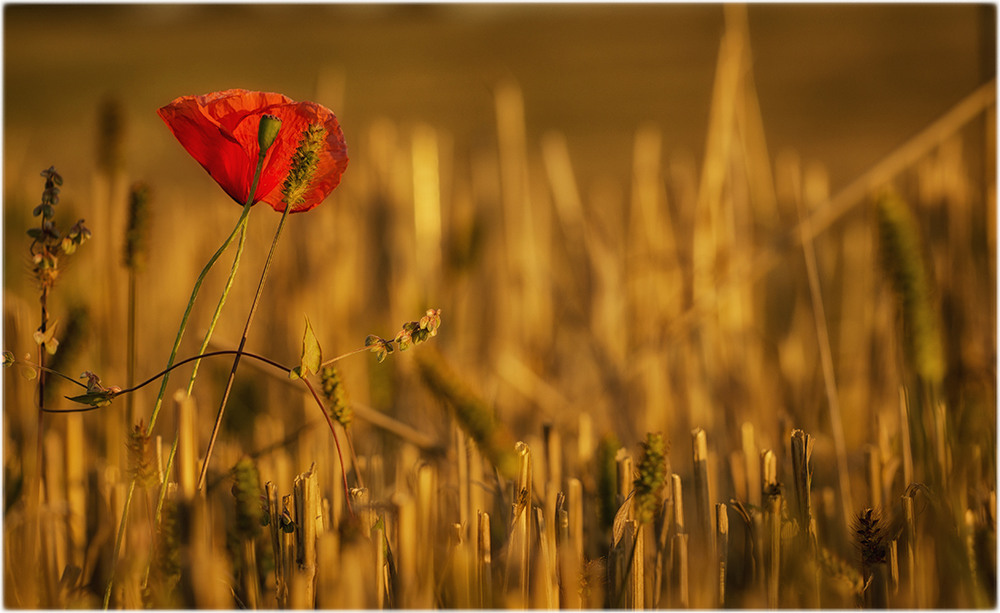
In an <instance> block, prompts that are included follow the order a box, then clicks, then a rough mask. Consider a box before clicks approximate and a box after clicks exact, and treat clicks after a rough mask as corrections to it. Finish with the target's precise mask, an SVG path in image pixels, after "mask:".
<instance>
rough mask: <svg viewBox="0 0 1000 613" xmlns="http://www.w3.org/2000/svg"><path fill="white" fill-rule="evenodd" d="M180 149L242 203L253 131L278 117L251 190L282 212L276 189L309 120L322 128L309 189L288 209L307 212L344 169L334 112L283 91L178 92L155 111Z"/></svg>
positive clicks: (253, 151)
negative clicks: (263, 119)
mask: <svg viewBox="0 0 1000 613" xmlns="http://www.w3.org/2000/svg"><path fill="white" fill-rule="evenodd" d="M157 112H158V114H159V115H160V117H161V118H162V119H163V120H164V122H166V124H167V127H168V128H169V129H170V131H171V132H172V133H173V134H174V137H176V138H177V140H178V141H179V142H180V143H181V145H182V146H183V147H184V149H186V150H187V152H188V153H189V154H190V155H191V157H193V158H194V159H195V161H197V162H198V163H199V164H201V166H202V167H203V168H204V169H205V170H206V171H208V173H209V175H211V177H212V178H213V179H215V181H216V182H217V183H219V185H220V186H221V187H222V188H223V190H225V192H226V193H227V194H229V196H230V197H231V198H233V200H235V201H236V202H237V203H239V204H243V203H245V202H246V200H247V196H248V195H249V192H250V183H251V181H252V180H253V171H254V169H255V167H256V162H257V156H258V152H259V149H260V146H259V144H258V141H257V130H258V127H259V124H260V119H261V117H262V116H263V115H273V116H275V117H277V118H278V119H280V120H281V121H282V128H281V131H280V132H279V133H278V137H277V138H276V139H275V142H274V144H273V145H272V146H271V148H270V149H269V150H268V152H267V154H266V157H265V159H264V166H263V170H262V172H261V176H260V179H259V181H258V185H257V189H256V190H255V194H254V202H258V201H260V200H264V201H265V202H267V203H268V204H270V205H271V207H272V208H274V209H275V210H278V211H283V210H284V204H283V202H282V194H281V187H282V184H283V182H284V180H285V178H286V177H287V175H288V172H289V170H290V166H291V160H292V158H293V156H294V155H295V151H296V149H297V147H298V144H299V139H300V138H301V134H302V132H303V130H305V128H306V127H308V126H309V125H310V124H313V123H321V124H322V125H323V127H324V128H325V129H326V131H327V138H326V143H325V147H324V148H323V150H322V151H321V152H320V155H319V160H318V163H317V168H316V172H315V174H314V178H313V181H312V182H311V183H312V187H311V188H310V189H309V191H308V192H307V194H306V197H305V200H304V201H302V202H300V203H299V204H298V205H296V206H295V207H294V208H293V209H292V211H291V212H302V211H307V210H309V209H311V208H313V207H315V206H316V205H318V204H319V203H320V202H322V200H323V199H325V198H326V197H327V196H328V195H329V194H330V192H331V191H332V190H333V189H334V188H335V187H336V186H337V185H338V184H339V183H340V176H341V175H342V174H343V172H344V170H346V168H347V146H346V144H345V143H344V135H343V132H342V131H341V129H340V124H339V123H338V122H337V118H336V116H335V115H334V114H333V113H332V112H331V111H330V110H329V109H326V108H325V107H323V106H321V105H318V104H315V103H312V102H301V103H297V102H295V101H294V100H292V99H291V98H288V97H287V96H284V95H282V94H276V93H269V92H256V91H249V90H244V89H229V90H224V91H219V92H213V93H210V94H205V95H202V96H182V97H180V98H177V99H176V100H174V101H173V102H171V103H170V104H168V105H167V106H164V107H163V108H161V109H159V111H157Z"/></svg>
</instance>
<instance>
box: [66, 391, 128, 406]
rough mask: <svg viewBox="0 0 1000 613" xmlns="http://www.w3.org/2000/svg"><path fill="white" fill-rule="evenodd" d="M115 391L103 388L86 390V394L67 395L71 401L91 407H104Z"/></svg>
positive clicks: (112, 398) (113, 396)
mask: <svg viewBox="0 0 1000 613" xmlns="http://www.w3.org/2000/svg"><path fill="white" fill-rule="evenodd" d="M116 395H117V393H116V392H115V391H113V390H103V391H94V392H87V393H86V394H80V395H79V396H72V397H70V396H67V397H66V398H67V399H68V400H72V401H73V402H79V403H80V404H85V405H87V406H91V407H106V406H108V405H109V404H111V401H112V400H114V398H115V396H116Z"/></svg>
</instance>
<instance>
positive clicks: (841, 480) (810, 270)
mask: <svg viewBox="0 0 1000 613" xmlns="http://www.w3.org/2000/svg"><path fill="white" fill-rule="evenodd" d="M796 204H797V205H799V206H798V210H799V219H800V221H799V224H800V227H801V228H802V255H803V257H804V259H805V262H806V276H807V277H808V280H809V296H810V298H811V299H812V307H813V308H812V312H813V321H814V324H815V327H816V338H817V340H818V344H819V358H820V366H821V367H822V371H823V383H824V386H823V387H824V390H825V391H826V404H827V410H828V411H829V412H830V432H831V434H832V435H833V449H834V456H835V457H836V460H837V485H838V489H839V490H840V505H841V514H842V515H843V521H844V527H845V528H846V529H847V530H848V531H850V529H851V509H853V508H854V504H853V502H852V501H851V479H850V473H849V472H848V467H847V443H846V442H845V441H844V420H843V417H842V415H841V412H840V396H839V394H838V391H837V377H836V374H835V373H834V368H833V354H832V350H831V349H830V335H829V330H828V329H827V324H826V309H825V308H824V307H823V292H822V289H821V288H820V282H819V271H818V266H817V264H816V250H815V246H814V245H813V240H812V239H813V236H814V235H813V234H812V233H811V232H812V225H811V217H807V216H806V214H805V212H804V211H803V210H802V205H801V202H800V201H799V200H798V199H797V200H796Z"/></svg>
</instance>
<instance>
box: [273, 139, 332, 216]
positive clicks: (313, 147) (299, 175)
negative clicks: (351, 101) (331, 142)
mask: <svg viewBox="0 0 1000 613" xmlns="http://www.w3.org/2000/svg"><path fill="white" fill-rule="evenodd" d="M325 140H326V128H324V127H323V125H322V124H318V123H313V124H309V127H308V128H306V129H305V130H304V131H303V132H302V140H301V141H299V147H298V149H296V150H295V155H294V156H292V163H291V168H289V170H288V177H286V178H285V183H284V184H283V185H282V186H281V193H282V195H283V196H284V198H283V200H284V202H285V204H286V205H288V207H289V208H290V209H293V208H295V206H296V205H298V204H300V203H302V202H304V201H305V196H306V193H307V192H308V191H309V188H310V187H311V186H312V181H313V177H314V176H315V175H316V166H317V164H318V163H319V157H320V152H321V151H322V149H323V143H324V141H325Z"/></svg>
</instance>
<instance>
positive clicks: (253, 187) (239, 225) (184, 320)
mask: <svg viewBox="0 0 1000 613" xmlns="http://www.w3.org/2000/svg"><path fill="white" fill-rule="evenodd" d="M265 153H266V150H265V151H261V153H260V155H258V156H257V167H256V168H255V169H254V173H253V181H252V182H251V184H250V193H249V195H248V196H247V201H246V203H245V204H244V205H243V212H242V213H241V214H240V218H239V219H238V220H237V221H236V225H235V226H234V227H233V231H232V232H230V233H229V236H228V237H227V238H226V240H225V242H223V243H222V246H221V247H219V249H218V250H217V251H216V252H215V254H214V255H213V256H212V257H211V259H209V261H208V263H207V264H205V267H204V268H203V269H202V271H201V274H200V275H198V279H197V280H196V281H195V283H194V288H193V289H192V290H191V297H190V298H189V299H188V304H187V308H186V309H185V310H184V316H183V317H181V323H180V326H179V327H178V328H177V338H176V339H175V340H174V346H173V349H171V351H170V357H169V358H168V359H167V373H166V374H164V376H163V382H162V383H161V384H160V391H159V393H158V394H157V396H156V403H155V404H154V405H153V412H152V413H151V414H150V416H149V425H148V426H147V427H146V436H150V435H151V434H152V432H153V425H154V424H155V423H156V417H157V416H158V415H159V412H160V407H162V406H163V397H164V395H165V394H166V391H167V382H168V381H169V379H170V375H169V369H170V367H171V366H173V363H174V360H175V359H177V351H178V350H179V349H180V346H181V340H182V339H183V338H184V332H185V331H186V330H187V324H188V319H189V318H190V317H191V311H192V309H193V308H194V301H195V299H196V298H197V297H198V292H199V291H200V290H201V284H202V283H203V282H204V281H205V277H206V276H207V275H208V271H209V270H211V268H212V266H214V265H215V263H216V262H217V261H218V259H219V257H221V256H222V253H223V252H224V251H225V250H226V249H228V248H229V245H231V244H232V243H233V239H234V238H236V233H237V232H239V231H241V230H242V231H243V234H244V236H245V230H246V223H247V218H248V216H249V215H250V209H251V208H252V207H253V204H254V201H253V197H254V194H256V193H257V183H258V182H259V181H260V174H261V171H262V170H263V168H264V154H265ZM240 244H241V245H242V244H243V239H242V238H241V240H240ZM236 259H237V260H238V259H239V254H237V258H236ZM233 273H235V264H234V269H233ZM228 287H229V285H228V284H227V287H226V292H228ZM224 302H225V295H224V296H223V299H222V300H220V301H219V305H218V306H217V307H216V311H217V312H216V314H215V315H214V316H213V318H212V323H213V325H214V324H215V322H216V320H217V319H218V310H219V309H221V308H222V304H223V303H224ZM209 334H211V329H210V330H209ZM196 373H197V368H196V369H195V372H194V373H192V375H191V376H192V384H193V380H194V376H195V374H196ZM189 389H190V386H189ZM175 439H176V437H175ZM165 474H169V473H165ZM134 491H135V478H134V477H133V479H132V481H131V482H130V484H129V488H128V494H127V495H126V496H125V506H124V507H123V508H122V518H121V521H120V522H119V524H118V536H117V537H116V538H115V550H114V553H113V554H112V557H111V561H112V562H111V563H112V568H111V573H110V576H109V577H108V586H107V588H106V589H105V590H104V603H103V607H104V608H105V609H107V608H108V603H109V602H110V601H111V588H112V587H113V586H114V580H115V573H114V567H115V565H117V564H118V555H119V553H121V547H122V540H123V539H124V537H125V525H126V523H127V522H126V520H127V519H128V512H129V507H130V506H131V503H132V493H133V492H134Z"/></svg>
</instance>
